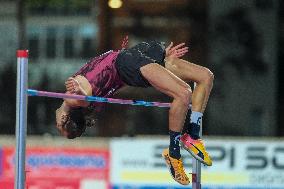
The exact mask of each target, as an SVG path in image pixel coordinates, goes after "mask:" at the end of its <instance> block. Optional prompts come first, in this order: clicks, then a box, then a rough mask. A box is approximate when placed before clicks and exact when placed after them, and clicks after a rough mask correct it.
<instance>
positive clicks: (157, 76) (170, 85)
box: [140, 63, 191, 132]
mask: <svg viewBox="0 0 284 189" xmlns="http://www.w3.org/2000/svg"><path fill="white" fill-rule="evenodd" d="M140 70H141V73H142V75H143V77H144V78H145V79H146V80H148V82H149V83H150V84H151V85H152V86H153V87H154V88H156V89H157V90H159V91H161V92H162V93H165V94H166V95H169V96H171V97H173V102H172V103H171V107H170V110H169V129H170V130H172V131H177V132H180V131H181V130H182V128H183V124H184V120H185V115H186V112H187V109H188V106H189V103H190V98H191V89H190V87H189V85H188V84H186V83H185V82H184V81H182V80H181V79H179V78H178V77H176V76H175V75H174V74H173V73H171V72H170V71H168V70H166V69H165V68H163V67H162V66H160V65H159V64H156V63H152V64H148V65H146V66H143V67H141V68H140Z"/></svg>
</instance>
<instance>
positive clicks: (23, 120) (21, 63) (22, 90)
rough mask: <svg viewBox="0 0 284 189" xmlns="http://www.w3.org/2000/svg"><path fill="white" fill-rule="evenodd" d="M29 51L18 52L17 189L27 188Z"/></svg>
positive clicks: (15, 184)
mask: <svg viewBox="0 0 284 189" xmlns="http://www.w3.org/2000/svg"><path fill="white" fill-rule="evenodd" d="M27 88H28V50H18V51H17V102H16V163H15V165H16V166H15V183H14V186H15V187H14V188H15V189H24V188H25V157H26V135H27V98H28V96H27Z"/></svg>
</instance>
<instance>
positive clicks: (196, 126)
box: [165, 58, 213, 165]
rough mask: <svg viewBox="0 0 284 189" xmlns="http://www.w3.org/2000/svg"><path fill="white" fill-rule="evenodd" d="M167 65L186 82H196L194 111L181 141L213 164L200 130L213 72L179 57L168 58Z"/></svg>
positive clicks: (187, 121) (187, 120)
mask: <svg viewBox="0 0 284 189" xmlns="http://www.w3.org/2000/svg"><path fill="white" fill-rule="evenodd" d="M165 67H166V68H167V69H168V70H170V71H171V72H173V73H174V74H175V75H177V76H178V77H180V78H181V79H182V80H184V81H186V82H189V81H193V82H196V87H195V89H194V90H193V94H192V113H191V114H188V115H187V119H186V122H185V134H184V135H183V136H182V137H181V142H182V145H183V146H184V148H185V149H186V150H188V151H189V152H190V153H191V154H192V155H193V156H194V157H195V158H196V159H198V160H200V161H201V162H202V163H204V164H206V165H212V161H211V158H210V156H209V154H208V153H207V152H206V149H205V147H204V144H203V141H202V140H201V139H200V136H199V131H200V125H201V122H202V116H203V113H204V110H205V108H206V105H207V102H208V98H209V95H210V92H211V89H212V86H213V74H212V72H211V71H210V70H209V69H207V68H205V67H202V66H198V65H196V64H192V63H190V62H187V61H185V60H182V59H178V58H168V59H167V60H166V64H165Z"/></svg>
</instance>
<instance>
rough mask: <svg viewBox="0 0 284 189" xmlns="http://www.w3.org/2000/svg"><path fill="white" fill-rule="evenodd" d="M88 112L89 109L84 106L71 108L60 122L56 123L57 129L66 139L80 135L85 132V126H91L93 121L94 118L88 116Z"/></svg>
mask: <svg viewBox="0 0 284 189" xmlns="http://www.w3.org/2000/svg"><path fill="white" fill-rule="evenodd" d="M89 113H90V111H89V110H86V109H84V108H72V109H71V110H70V112H69V114H68V115H66V116H65V118H64V120H63V121H62V123H61V124H60V125H57V128H58V130H59V131H60V133H61V134H62V135H63V136H66V137H67V138H68V139H74V138H76V137H80V136H81V135H82V134H83V133H84V132H85V130H86V126H88V127H91V126H93V125H94V123H95V120H94V119H91V118H90V116H88V114H89Z"/></svg>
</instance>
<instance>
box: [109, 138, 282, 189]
mask: <svg viewBox="0 0 284 189" xmlns="http://www.w3.org/2000/svg"><path fill="white" fill-rule="evenodd" d="M168 143H169V141H168V140H163V139H116V140H113V141H112V142H111V152H112V157H111V167H112V171H111V182H112V184H113V186H114V187H120V188H123V186H124V187H125V188H128V187H130V186H136V187H138V188H142V187H145V186H149V187H150V186H151V187H155V186H156V187H157V188H161V187H162V186H164V187H165V188H168V187H180V185H179V184H177V183H176V182H175V181H174V180H173V179H172V178H171V176H170V173H169V171H168V169H167V168H166V165H165V163H164V160H163V159H162V157H161V153H162V151H163V149H164V148H166V147H167V146H168ZM206 147H207V150H208V152H209V153H210V155H211V157H212V159H213V166H211V167H207V166H202V186H203V187H205V188H214V189H216V188H224V187H225V188H226V189H234V188H239V189H241V188H246V189H249V188H251V189H254V188H256V189H257V188H262V189H264V188H265V189H268V188H269V189H274V188H275V189H276V188H277V189H280V188H282V189H283V187H284V141H269V140H229V139H224V140H221V139H220V140H216V139H215V140H213V139H208V140H206ZM126 149H127V150H126ZM182 158H183V162H184V165H185V168H186V172H187V173H188V175H189V176H190V172H191V167H192V158H191V156H190V155H189V153H188V152H186V151H184V150H182ZM187 187H188V186H187Z"/></svg>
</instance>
